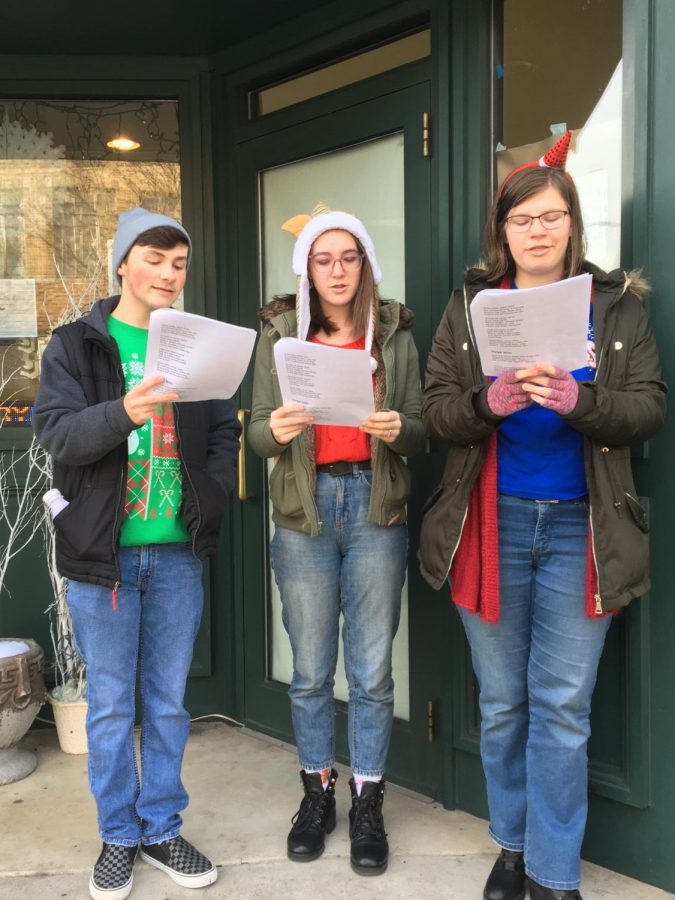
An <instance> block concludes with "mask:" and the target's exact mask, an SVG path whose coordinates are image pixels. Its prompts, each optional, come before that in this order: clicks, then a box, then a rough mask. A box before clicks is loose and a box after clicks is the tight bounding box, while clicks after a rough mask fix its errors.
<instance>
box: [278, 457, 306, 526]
mask: <svg viewBox="0 0 675 900" xmlns="http://www.w3.org/2000/svg"><path fill="white" fill-rule="evenodd" d="M269 491H270V500H271V501H272V506H273V507H274V510H275V512H278V513H279V514H280V515H282V516H286V517H288V518H297V517H298V516H304V509H303V506H302V500H301V499H300V491H299V490H298V484H297V480H296V477H295V472H294V471H293V469H292V468H291V467H290V466H289V465H288V464H287V462H286V459H285V457H284V456H281V457H280V459H279V461H278V462H277V463H276V465H275V466H274V468H273V469H272V471H271V472H270V478H269Z"/></svg>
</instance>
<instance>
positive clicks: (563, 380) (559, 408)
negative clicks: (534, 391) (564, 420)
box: [537, 367, 579, 416]
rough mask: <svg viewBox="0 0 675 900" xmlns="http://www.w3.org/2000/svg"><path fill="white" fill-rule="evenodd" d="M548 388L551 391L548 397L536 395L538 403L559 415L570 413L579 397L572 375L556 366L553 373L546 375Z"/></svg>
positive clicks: (577, 387)
mask: <svg viewBox="0 0 675 900" xmlns="http://www.w3.org/2000/svg"><path fill="white" fill-rule="evenodd" d="M548 388H549V390H550V391H551V393H550V395H549V396H548V397H537V402H538V403H539V405H540V406H545V407H546V408H547V409H552V410H553V412H557V413H558V414H559V415H561V416H566V415H567V414H568V413H571V412H572V410H573V409H574V407H575V406H576V405H577V399H578V397H579V384H578V383H577V382H576V381H575V379H574V376H573V375H570V373H569V372H566V371H565V370H564V369H558V368H557V367H556V370H555V375H549V376H548Z"/></svg>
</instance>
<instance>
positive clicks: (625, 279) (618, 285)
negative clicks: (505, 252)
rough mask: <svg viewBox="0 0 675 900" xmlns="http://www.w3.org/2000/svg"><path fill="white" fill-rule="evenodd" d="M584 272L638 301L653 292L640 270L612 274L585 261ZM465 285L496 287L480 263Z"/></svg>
mask: <svg viewBox="0 0 675 900" xmlns="http://www.w3.org/2000/svg"><path fill="white" fill-rule="evenodd" d="M582 269H583V271H584V272H588V273H589V274H591V275H592V276H593V282H594V283H595V284H597V285H598V286H599V287H601V288H604V289H605V290H608V291H612V290H618V291H620V292H621V293H622V294H624V293H626V291H629V292H630V293H631V294H634V295H635V296H636V297H637V298H638V300H644V299H645V297H646V296H647V294H648V293H649V292H650V291H651V285H650V284H649V282H648V281H647V280H646V278H643V277H642V272H641V270H640V269H632V270H630V271H625V270H624V269H614V270H613V271H612V272H605V271H603V269H601V268H600V267H599V266H596V265H594V264H593V263H591V262H588V260H585V261H584V264H583V266H582ZM464 279H465V283H466V285H467V286H468V287H471V288H475V289H476V290H481V288H484V287H495V286H496V285H494V284H492V285H488V283H487V282H486V280H485V269H484V268H483V267H482V265H481V263H480V262H479V263H478V265H477V266H474V267H472V268H469V269H467V270H466V272H465V275H464Z"/></svg>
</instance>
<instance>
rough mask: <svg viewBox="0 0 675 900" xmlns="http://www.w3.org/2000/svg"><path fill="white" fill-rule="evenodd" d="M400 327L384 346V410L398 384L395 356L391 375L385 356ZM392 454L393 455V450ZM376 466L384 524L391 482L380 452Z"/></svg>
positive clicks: (395, 327)
mask: <svg viewBox="0 0 675 900" xmlns="http://www.w3.org/2000/svg"><path fill="white" fill-rule="evenodd" d="M399 316H400V313H399ZM398 325H399V322H396V323H395V324H394V327H393V328H392V329H391V331H390V332H389V334H388V335H387V336H386V337H385V339H384V342H383V344H382V366H383V367H384V397H383V398H382V408H383V409H388V408H389V402H390V400H391V393H392V392H391V385H392V384H393V383H395V382H396V372H395V369H394V367H395V365H396V360H395V359H394V354H393V353H392V354H391V373H388V372H387V366H386V365H385V360H384V358H385V355H386V354H387V353H388V351H389V348H388V344H389V341H390V340H391V339H392V337H393V336H394V335H395V334H396V331H397V330H398ZM390 374H391V379H390V377H389V375H390ZM381 445H384V446H386V445H385V444H384V441H381ZM390 452H392V453H393V450H392V451H390ZM385 455H386V454H385ZM375 465H376V470H375V471H374V472H373V488H371V491H372V489H374V488H375V485H376V483H377V484H378V485H379V484H382V485H383V490H382V502H381V503H380V515H379V519H380V522H384V521H385V520H386V517H385V505H386V502H387V493H388V489H389V482H388V481H387V477H386V475H385V474H384V456H383V455H382V453H380V452H379V451H378V453H377V460H376V463H375ZM392 474H393V473H392ZM378 475H379V477H377V476H378ZM376 479H377V480H376Z"/></svg>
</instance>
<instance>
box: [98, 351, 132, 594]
mask: <svg viewBox="0 0 675 900" xmlns="http://www.w3.org/2000/svg"><path fill="white" fill-rule="evenodd" d="M113 343H114V342H113ZM104 346H105V345H104ZM115 347H117V344H115ZM111 355H112V357H113V361H114V362H115V365H116V373H117V383H118V385H119V387H120V397H124V395H125V394H126V386H125V383H124V376H123V375H121V366H122V361H121V359H120V356H119V351H117V356H115V353H112V354H111ZM125 446H126V445H125ZM127 464H128V456H127V451H126V450H125V463H124V464H123V466H122V471H121V473H120V480H119V489H118V492H117V498H118V499H117V506H116V508H115V518H114V519H113V533H112V555H113V561H114V563H115V574H116V580H115V584H114V585H113V589H112V597H111V603H112V608H113V609H115V610H116V609H117V592H118V590H119V589H120V587H121V585H122V571H121V569H120V561H119V554H118V549H117V542H118V538H119V533H120V530H121V524H120V512H123V510H124V485H125V481H126V469H127Z"/></svg>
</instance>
